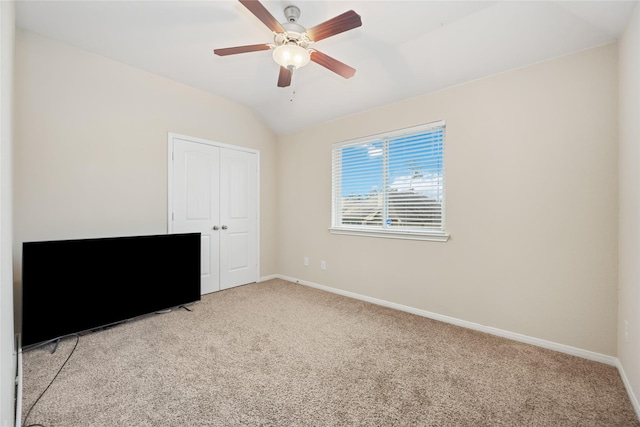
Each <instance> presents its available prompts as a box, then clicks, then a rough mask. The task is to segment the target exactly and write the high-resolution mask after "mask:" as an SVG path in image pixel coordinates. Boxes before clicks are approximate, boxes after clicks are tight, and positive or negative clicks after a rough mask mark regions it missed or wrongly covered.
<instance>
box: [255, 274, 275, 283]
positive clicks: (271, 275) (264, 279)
mask: <svg viewBox="0 0 640 427" xmlns="http://www.w3.org/2000/svg"><path fill="white" fill-rule="evenodd" d="M279 278H280V276H278V275H277V274H270V275H269V276H262V277H260V278H258V281H257V282H256V283H262V282H266V281H267V280H272V279H279Z"/></svg>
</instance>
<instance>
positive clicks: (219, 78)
mask: <svg viewBox="0 0 640 427" xmlns="http://www.w3.org/2000/svg"><path fill="white" fill-rule="evenodd" d="M262 3H263V4H264V5H265V7H266V8H267V9H268V10H269V11H270V12H271V14H272V15H273V16H274V17H276V18H277V19H278V20H280V21H281V22H283V21H285V19H284V15H283V10H284V7H285V6H288V5H290V4H295V5H297V6H298V7H299V8H300V10H301V15H300V19H299V21H298V23H299V24H301V25H303V26H304V27H306V28H311V27H313V26H315V25H317V24H319V23H321V22H324V21H326V20H328V19H330V18H333V17H334V16H337V15H339V14H341V13H343V12H345V11H347V10H350V9H353V10H354V11H356V12H357V13H358V14H359V15H361V17H362V27H359V28H356V29H353V30H351V31H348V32H345V33H342V34H338V35H336V36H333V37H330V38H327V39H325V40H321V41H319V42H318V43H316V44H315V45H314V47H315V48H316V49H318V50H320V51H322V52H323V53H326V54H327V55H330V56H332V57H334V58H336V59H338V60H340V61H342V62H345V63H347V64H348V65H350V66H352V67H354V68H356V70H357V72H356V74H355V76H354V77H353V78H351V79H348V80H345V79H343V78H342V77H339V76H338V75H336V74H334V73H332V72H330V71H329V70H327V69H325V68H323V67H321V66H319V65H317V64H315V63H310V64H309V65H307V66H305V67H304V68H301V69H300V70H298V71H297V72H296V73H295V74H296V75H295V87H296V93H295V96H294V100H293V102H291V101H290V97H291V89H290V88H278V87H277V86H276V82H277V77H278V70H279V68H278V65H277V64H276V63H275V62H274V61H273V59H272V58H271V52H269V51H261V52H252V53H245V54H240V55H233V56H226V57H220V56H216V55H214V54H213V49H216V48H223V47H232V46H240V45H249V44H259V43H271V42H272V41H273V38H272V33H271V31H270V30H269V29H268V28H267V27H266V26H265V25H264V24H262V22H260V21H259V20H258V19H257V18H256V17H255V16H253V15H252V14H251V13H250V12H249V11H248V10H247V9H246V8H244V6H242V5H241V4H240V3H238V2H237V1H189V0H181V1H150V0H146V1H77V0H76V1H55V0H48V1H27V0H19V1H18V2H17V4H16V21H17V25H18V26H19V27H22V28H25V29H27V30H30V31H33V32H35V33H38V34H41V35H43V36H46V37H50V38H53V39H57V40H61V41H64V42H67V43H69V44H72V45H75V46H78V47H81V48H83V49H86V50H88V51H91V52H95V53H97V54H100V55H103V56H106V57H109V58H112V59H115V60H117V61H120V62H123V63H126V64H129V65H132V66H134V67H137V68H140V69H142V70H146V71H149V72H151V73H154V74H157V75H161V76H164V77H167V78H169V79H172V80H175V81H178V82H181V83H184V84H186V85H189V86H192V87H194V88H198V89H201V90H204V91H207V92H210V93H213V94H216V95H220V96H222V97H225V98H227V99H231V100H233V101H236V102H239V103H241V104H244V105H246V106H247V107H249V108H251V109H252V110H254V111H255V112H256V114H257V115H258V116H260V117H262V119H263V120H264V121H265V122H266V123H267V124H268V125H269V126H270V127H271V128H272V129H273V130H274V131H275V132H276V133H278V134H285V133H290V132H293V131H296V130H299V129H302V128H305V127H308V126H311V125H314V124H317V123H321V122H325V121H329V120H332V119H336V118H338V117H342V116H346V115H349V114H354V113H357V112H359V111H363V110H367V109H371V108H374V107H377V106H380V105H385V104H389V103H393V102H397V101H400V100H403V99H407V98H411V97H415V96H418V95H420V94H424V93H426V92H430V91H434V90H438V89H441V88H445V87H448V86H452V85H455V84H459V83H462V82H465V81H470V80H474V79H478V78H482V77H485V76H488V75H491V74H495V73H499V72H503V71H507V70H511V69H514V68H519V67H523V66H526V65H529V64H533V63H536V62H539V61H543V60H546V59H549V58H554V57H558V56H562V55H566V54H569V53H572V52H576V51H579V50H582V49H587V48H590V47H593V46H598V45H602V44H606V43H610V42H613V41H614V40H616V39H617V38H618V37H619V36H620V35H621V34H622V32H623V30H624V28H625V26H626V23H627V20H628V17H629V15H630V12H631V10H632V9H633V6H634V4H635V2H633V1H584V2H583V1H336V0H330V1H306V0H291V1H288V0H283V1H267V0H265V1H263V2H262Z"/></svg>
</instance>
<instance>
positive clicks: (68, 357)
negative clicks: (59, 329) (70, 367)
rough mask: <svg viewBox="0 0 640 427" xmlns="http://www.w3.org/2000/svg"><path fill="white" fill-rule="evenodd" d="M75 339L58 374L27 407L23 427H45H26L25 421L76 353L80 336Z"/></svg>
mask: <svg viewBox="0 0 640 427" xmlns="http://www.w3.org/2000/svg"><path fill="white" fill-rule="evenodd" d="M75 337H76V343H75V345H74V346H73V349H72V350H71V353H69V356H67V359H66V360H65V361H64V363H63V364H62V366H61V367H60V369H58V372H57V373H56V375H55V376H54V377H53V379H52V380H51V382H50V383H49V385H48V386H47V388H45V389H44V391H43V392H42V393H40V396H38V398H37V399H36V400H35V402H33V403H32V404H31V406H30V407H29V410H28V411H27V415H26V416H25V417H24V420H22V425H23V426H24V427H46V426H45V425H44V424H39V423H36V424H29V425H26V424H27V419H28V418H29V415H31V411H32V410H33V407H34V406H36V403H38V402H39V401H40V399H41V398H42V396H44V394H45V393H46V392H47V390H49V387H51V384H53V382H54V381H55V380H56V378H58V375H60V372H62V370H63V369H64V367H65V365H66V364H67V362H68V361H69V359H71V356H72V355H73V353H74V352H75V351H76V347H78V343H79V342H80V335H78V334H75Z"/></svg>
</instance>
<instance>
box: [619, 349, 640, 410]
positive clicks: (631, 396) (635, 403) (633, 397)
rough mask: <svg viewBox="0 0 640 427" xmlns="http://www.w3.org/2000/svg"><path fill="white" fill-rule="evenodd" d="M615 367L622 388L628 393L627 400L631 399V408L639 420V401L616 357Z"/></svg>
mask: <svg viewBox="0 0 640 427" xmlns="http://www.w3.org/2000/svg"><path fill="white" fill-rule="evenodd" d="M616 367H617V368H618V372H620V377H622V382H623V383H624V388H626V389H627V394H628V395H629V400H631V404H632V405H633V409H635V411H636V416H637V417H638V420H640V403H639V402H638V398H637V397H636V395H635V393H634V392H633V389H632V388H631V383H630V382H629V379H628V378H627V374H626V372H625V371H624V367H623V366H622V363H620V359H616Z"/></svg>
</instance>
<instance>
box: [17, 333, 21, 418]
mask: <svg viewBox="0 0 640 427" xmlns="http://www.w3.org/2000/svg"><path fill="white" fill-rule="evenodd" d="M16 341H17V347H16V348H17V359H18V360H17V371H18V372H17V373H16V420H15V427H21V426H22V342H21V341H22V340H21V338H20V337H19V336H18V338H17V339H16Z"/></svg>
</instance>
